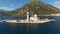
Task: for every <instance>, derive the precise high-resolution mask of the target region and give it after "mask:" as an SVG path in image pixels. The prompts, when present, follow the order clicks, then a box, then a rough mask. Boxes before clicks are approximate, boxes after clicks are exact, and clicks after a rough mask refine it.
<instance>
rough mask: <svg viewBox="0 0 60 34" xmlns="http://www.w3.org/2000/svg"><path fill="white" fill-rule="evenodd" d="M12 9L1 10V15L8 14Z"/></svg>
mask: <svg viewBox="0 0 60 34" xmlns="http://www.w3.org/2000/svg"><path fill="white" fill-rule="evenodd" d="M9 13H10V11H5V10H0V16H8V14H9Z"/></svg>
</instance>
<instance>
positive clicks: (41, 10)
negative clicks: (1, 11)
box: [9, 1, 60, 16]
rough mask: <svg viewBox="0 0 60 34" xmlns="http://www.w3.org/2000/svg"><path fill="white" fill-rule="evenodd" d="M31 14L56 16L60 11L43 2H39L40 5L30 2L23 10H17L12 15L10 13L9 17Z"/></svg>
mask: <svg viewBox="0 0 60 34" xmlns="http://www.w3.org/2000/svg"><path fill="white" fill-rule="evenodd" d="M27 11H28V12H29V13H30V14H38V15H46V14H48V15H50V14H55V13H58V12H60V9H58V8H56V7H54V6H52V5H49V4H45V3H43V2H41V1H38V3H37V4H36V3H34V4H33V3H32V2H29V3H27V4H25V5H24V6H23V7H21V8H17V9H16V10H14V11H13V12H12V13H10V14H9V15H12V16H16V15H17V14H20V15H26V12H27Z"/></svg>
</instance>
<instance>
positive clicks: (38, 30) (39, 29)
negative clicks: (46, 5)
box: [0, 16, 60, 34]
mask: <svg viewBox="0 0 60 34" xmlns="http://www.w3.org/2000/svg"><path fill="white" fill-rule="evenodd" d="M12 18H18V19H25V18H26V17H23V16H19V17H17V16H0V20H9V19H12ZM39 18H40V19H42V18H43V19H44V18H49V19H55V20H56V21H54V22H49V23H43V24H36V23H35V24H30V23H28V24H27V23H26V24H23V23H22V24H16V23H12V24H11V23H6V22H0V34H60V16H39Z"/></svg>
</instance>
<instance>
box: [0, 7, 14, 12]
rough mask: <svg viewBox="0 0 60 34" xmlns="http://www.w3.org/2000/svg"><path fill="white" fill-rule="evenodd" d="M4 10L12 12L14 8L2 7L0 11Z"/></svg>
mask: <svg viewBox="0 0 60 34" xmlns="http://www.w3.org/2000/svg"><path fill="white" fill-rule="evenodd" d="M1 9H3V10H6V11H11V10H13V8H8V7H0V10H1Z"/></svg>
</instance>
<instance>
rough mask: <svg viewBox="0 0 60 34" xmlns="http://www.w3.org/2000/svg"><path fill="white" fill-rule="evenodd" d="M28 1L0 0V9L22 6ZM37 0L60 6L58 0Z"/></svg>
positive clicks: (59, 0)
mask: <svg viewBox="0 0 60 34" xmlns="http://www.w3.org/2000/svg"><path fill="white" fill-rule="evenodd" d="M29 1H30V0H0V10H1V9H3V10H9V11H11V10H15V9H17V8H19V7H22V6H23V5H25V4H26V3H28V2H29ZM39 1H41V2H44V3H46V4H50V5H53V6H55V7H57V8H60V0H39Z"/></svg>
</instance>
